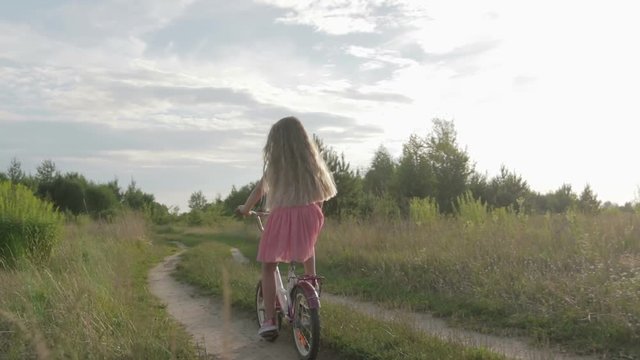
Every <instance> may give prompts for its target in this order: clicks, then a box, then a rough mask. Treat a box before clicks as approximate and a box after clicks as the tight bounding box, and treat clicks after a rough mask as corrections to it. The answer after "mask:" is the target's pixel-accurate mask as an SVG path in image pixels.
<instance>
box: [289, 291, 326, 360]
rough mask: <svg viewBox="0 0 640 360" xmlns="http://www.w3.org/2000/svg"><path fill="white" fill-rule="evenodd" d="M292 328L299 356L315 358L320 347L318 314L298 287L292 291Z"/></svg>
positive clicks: (308, 359)
mask: <svg viewBox="0 0 640 360" xmlns="http://www.w3.org/2000/svg"><path fill="white" fill-rule="evenodd" d="M292 329H293V341H294V343H295V344H296V349H297V350H298V354H300V358H301V359H303V360H312V359H315V358H316V356H317V355H318V349H319V348H320V314H319V313H318V309H317V308H313V309H312V308H310V307H309V301H308V300H307V297H306V295H305V293H304V291H303V290H302V288H300V287H297V288H296V289H295V290H294V291H293V324H292Z"/></svg>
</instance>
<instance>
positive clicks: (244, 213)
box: [236, 205, 251, 216]
mask: <svg viewBox="0 0 640 360" xmlns="http://www.w3.org/2000/svg"><path fill="white" fill-rule="evenodd" d="M250 212H251V209H249V208H248V207H247V206H244V205H238V207H237V208H236V214H238V215H242V216H249V213H250Z"/></svg>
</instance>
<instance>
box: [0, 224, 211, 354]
mask: <svg viewBox="0 0 640 360" xmlns="http://www.w3.org/2000/svg"><path fill="white" fill-rule="evenodd" d="M171 251H172V248H170V247H168V246H166V245H152V244H151V242H150V238H149V237H148V234H147V228H146V225H145V222H144V221H143V219H142V218H141V217H139V216H137V215H136V214H129V215H127V216H126V217H122V218H119V219H116V220H114V221H113V222H112V223H109V224H107V223H96V222H91V221H85V222H81V223H80V224H70V225H67V226H66V228H65V231H64V235H63V237H62V240H61V241H60V244H59V246H58V247H57V248H56V249H55V251H54V253H53V255H52V256H51V258H50V259H49V260H48V262H46V263H45V264H42V265H40V266H36V265H33V264H32V263H30V262H27V261H24V262H22V263H19V264H18V266H16V268H15V269H13V270H2V271H0V289H1V290H0V358H2V359H28V358H36V357H37V358H39V359H48V358H50V359H174V358H180V359H197V358H199V357H198V354H197V351H196V349H195V348H194V346H193V344H192V343H191V340H190V339H189V337H188V336H187V335H186V333H185V332H184V331H183V330H182V328H181V327H180V326H178V325H177V324H176V323H175V322H174V321H172V320H171V319H170V318H169V317H168V315H167V314H166V312H165V310H164V308H163V307H162V306H161V305H160V304H159V303H158V302H157V301H156V300H155V299H154V298H153V297H152V296H151V295H150V293H149V292H148V290H147V280H146V279H147V272H148V270H149V269H150V268H151V267H152V266H153V265H155V264H156V263H157V262H159V261H160V260H161V259H162V258H163V257H164V256H165V255H168V254H169V253H170V252H171Z"/></svg>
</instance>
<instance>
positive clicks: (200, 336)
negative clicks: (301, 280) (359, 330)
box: [149, 244, 339, 360]
mask: <svg viewBox="0 0 640 360" xmlns="http://www.w3.org/2000/svg"><path fill="white" fill-rule="evenodd" d="M178 246H180V248H181V249H182V251H180V252H178V253H176V254H174V255H171V256H168V257H167V258H165V259H164V261H163V262H162V263H160V264H159V265H158V266H156V267H155V268H153V269H152V270H151V271H150V272H149V286H150V290H151V292H152V293H153V294H154V295H155V296H156V297H158V298H159V299H160V300H161V301H162V302H163V303H165V304H166V306H167V311H168V312H169V314H170V315H171V316H173V317H174V318H175V319H176V320H178V321H179V322H180V323H182V324H183V325H184V327H185V328H186V330H187V331H188V332H189V333H190V334H191V335H192V336H193V338H194V339H195V341H196V342H197V344H198V345H199V346H200V348H204V349H205V350H206V354H208V355H209V356H210V357H213V358H214V359H247V360H254V359H255V360H258V359H265V360H269V359H296V358H297V353H296V350H295V349H294V344H293V340H292V339H291V336H290V335H291V333H290V331H288V330H289V328H288V327H284V328H283V332H282V333H281V334H280V337H279V338H278V339H277V340H276V341H275V342H273V343H270V342H267V341H264V340H262V339H261V338H260V337H259V336H258V334H257V330H258V329H257V325H256V321H255V318H254V317H252V316H248V315H246V314H243V313H232V314H231V316H230V320H226V321H225V314H224V304H223V303H222V301H221V300H219V299H217V298H212V297H204V296H200V295H199V294H198V291H197V289H196V288H194V287H193V286H190V285H187V284H184V283H181V282H179V281H177V280H176V279H174V278H173V276H171V273H173V271H174V270H175V268H176V265H177V264H178V262H179V261H180V255H181V254H182V252H184V246H183V245H182V244H179V245H178ZM227 318H228V317H227ZM338 358H339V357H337V356H336V355H335V354H333V353H331V352H330V351H328V350H326V349H323V348H320V355H319V356H318V359H321V360H322V359H324V360H329V359H338Z"/></svg>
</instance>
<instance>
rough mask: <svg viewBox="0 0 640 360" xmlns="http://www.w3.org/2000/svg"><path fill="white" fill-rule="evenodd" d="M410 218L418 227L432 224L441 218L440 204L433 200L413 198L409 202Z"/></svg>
mask: <svg viewBox="0 0 640 360" xmlns="http://www.w3.org/2000/svg"><path fill="white" fill-rule="evenodd" d="M409 216H410V217H411V221H412V222H413V223H415V224H416V225H418V226H420V225H425V224H430V223H432V222H434V221H436V220H438V218H439V217H440V212H439V210H438V203H437V202H436V201H435V200H434V199H432V198H424V199H420V198H412V199H411V200H410V202H409Z"/></svg>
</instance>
